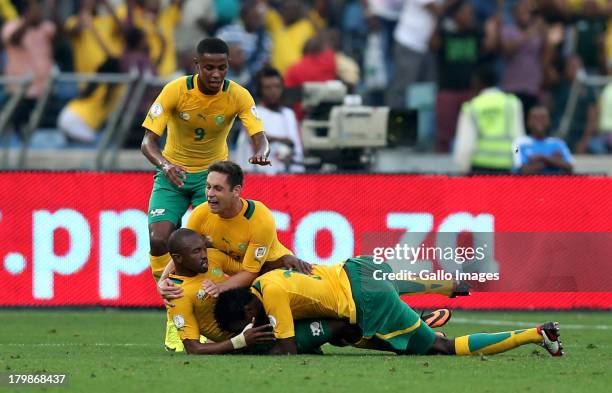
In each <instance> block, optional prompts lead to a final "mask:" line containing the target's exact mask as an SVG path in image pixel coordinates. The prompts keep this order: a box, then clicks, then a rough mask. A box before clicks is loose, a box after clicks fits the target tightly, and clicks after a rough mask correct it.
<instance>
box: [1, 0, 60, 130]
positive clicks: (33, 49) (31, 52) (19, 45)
mask: <svg viewBox="0 0 612 393" xmlns="http://www.w3.org/2000/svg"><path fill="white" fill-rule="evenodd" d="M19 11H20V17H19V18H18V19H15V20H12V21H10V22H8V23H6V24H5V25H4V26H3V28H2V42H3V43H4V46H5V48H6V54H7V64H6V69H5V75H6V76H9V77H23V76H28V75H30V76H32V77H33V81H32V84H31V85H30V87H29V88H28V90H27V92H26V95H25V98H24V99H23V100H22V101H21V103H20V104H19V105H18V107H17V109H16V110H15V112H14V114H13V119H12V122H13V125H14V127H15V129H16V131H17V132H21V129H22V127H23V126H24V125H25V124H26V123H27V122H28V120H29V117H30V113H31V112H32V109H33V108H34V105H35V104H36V100H37V98H38V97H40V95H41V94H42V93H43V91H44V89H45V86H46V84H47V80H48V78H49V75H50V73H51V69H52V68H53V39H54V37H55V32H56V27H55V24H53V23H51V22H49V21H47V20H44V19H43V15H42V10H41V7H40V4H39V2H38V1H36V0H28V1H27V2H26V3H25V5H24V6H23V9H20V10H19ZM8 88H9V89H10V90H14V86H12V87H11V86H8Z"/></svg>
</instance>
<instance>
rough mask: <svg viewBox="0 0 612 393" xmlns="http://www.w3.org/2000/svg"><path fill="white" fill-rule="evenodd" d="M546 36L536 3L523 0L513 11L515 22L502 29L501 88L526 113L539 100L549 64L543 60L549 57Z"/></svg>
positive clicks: (544, 26)
mask: <svg viewBox="0 0 612 393" xmlns="http://www.w3.org/2000/svg"><path fill="white" fill-rule="evenodd" d="M545 37H546V25H545V24H544V21H543V20H542V19H541V17H539V16H538V15H536V14H535V9H534V4H533V2H532V1H531V0H520V1H519V2H518V3H517V4H516V5H515V6H514V8H513V22H512V23H510V24H508V25H505V26H504V27H503V28H502V33H501V43H502V44H501V45H502V50H503V51H502V53H503V56H504V71H503V75H502V87H503V89H504V90H505V91H508V92H511V93H513V94H515V95H516V96H517V97H519V99H520V100H521V102H522V103H523V108H524V110H525V113H528V112H529V110H530V109H531V107H532V106H534V105H536V104H537V103H538V101H539V98H538V96H539V94H540V88H541V87H542V82H543V71H544V68H545V66H546V61H547V59H544V58H543V57H544V56H550V53H548V52H545V49H546V48H545V43H546V39H545ZM526 70H529V72H526Z"/></svg>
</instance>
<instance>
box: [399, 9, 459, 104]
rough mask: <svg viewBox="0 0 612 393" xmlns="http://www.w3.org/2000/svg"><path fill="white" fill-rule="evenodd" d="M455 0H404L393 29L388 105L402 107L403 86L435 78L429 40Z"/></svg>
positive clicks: (434, 63)
mask: <svg viewBox="0 0 612 393" xmlns="http://www.w3.org/2000/svg"><path fill="white" fill-rule="evenodd" d="M456 1H457V0H404V7H403V8H402V12H401V14H400V17H399V21H398V24H397V27H396V28H395V32H394V35H393V36H394V39H395V44H394V49H393V58H394V61H395V69H396V72H395V74H394V75H393V76H392V80H393V83H391V84H390V86H389V90H388V94H387V104H388V105H389V106H390V107H391V108H405V107H406V104H407V102H406V101H407V100H406V89H407V88H408V86H410V85H411V84H413V83H415V82H424V81H428V82H429V81H434V80H435V79H436V60H435V56H434V54H433V53H432V52H430V51H429V41H430V39H431V36H432V34H433V32H434V30H435V27H436V23H437V21H438V17H440V16H442V15H444V14H445V13H446V10H447V8H448V7H449V6H451V5H452V4H454V3H455V2H456Z"/></svg>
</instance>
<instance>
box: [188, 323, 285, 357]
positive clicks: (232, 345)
mask: <svg viewBox="0 0 612 393" xmlns="http://www.w3.org/2000/svg"><path fill="white" fill-rule="evenodd" d="M272 341H274V333H273V332H272V326H271V325H262V326H258V327H256V328H250V329H246V330H245V331H244V332H242V333H240V334H239V335H237V336H236V337H233V338H231V339H229V340H225V341H221V342H219V343H204V344H203V343H201V342H200V341H199V340H191V339H186V340H183V345H184V346H185V350H186V351H187V353H188V354H190V355H222V354H227V353H232V352H234V351H236V350H240V349H242V348H246V347H249V346H251V345H257V344H268V343H270V342H272Z"/></svg>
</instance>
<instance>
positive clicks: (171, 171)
mask: <svg viewBox="0 0 612 393" xmlns="http://www.w3.org/2000/svg"><path fill="white" fill-rule="evenodd" d="M159 139H160V137H159V135H157V134H156V133H154V132H152V131H150V130H146V132H145V135H144V137H143V138H142V144H141V145H140V150H141V151H142V154H144V156H145V157H147V159H148V160H149V162H150V163H151V164H153V165H155V166H156V167H158V168H159V169H160V170H161V171H162V172H163V173H164V175H165V176H166V177H167V178H168V180H170V181H171V182H172V183H173V184H174V185H176V186H177V187H182V186H183V182H184V180H185V176H186V175H185V174H186V171H185V168H183V167H181V166H179V165H174V164H173V163H171V162H170V161H168V160H166V159H165V158H164V156H163V155H162V152H161V148H160V147H159Z"/></svg>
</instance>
